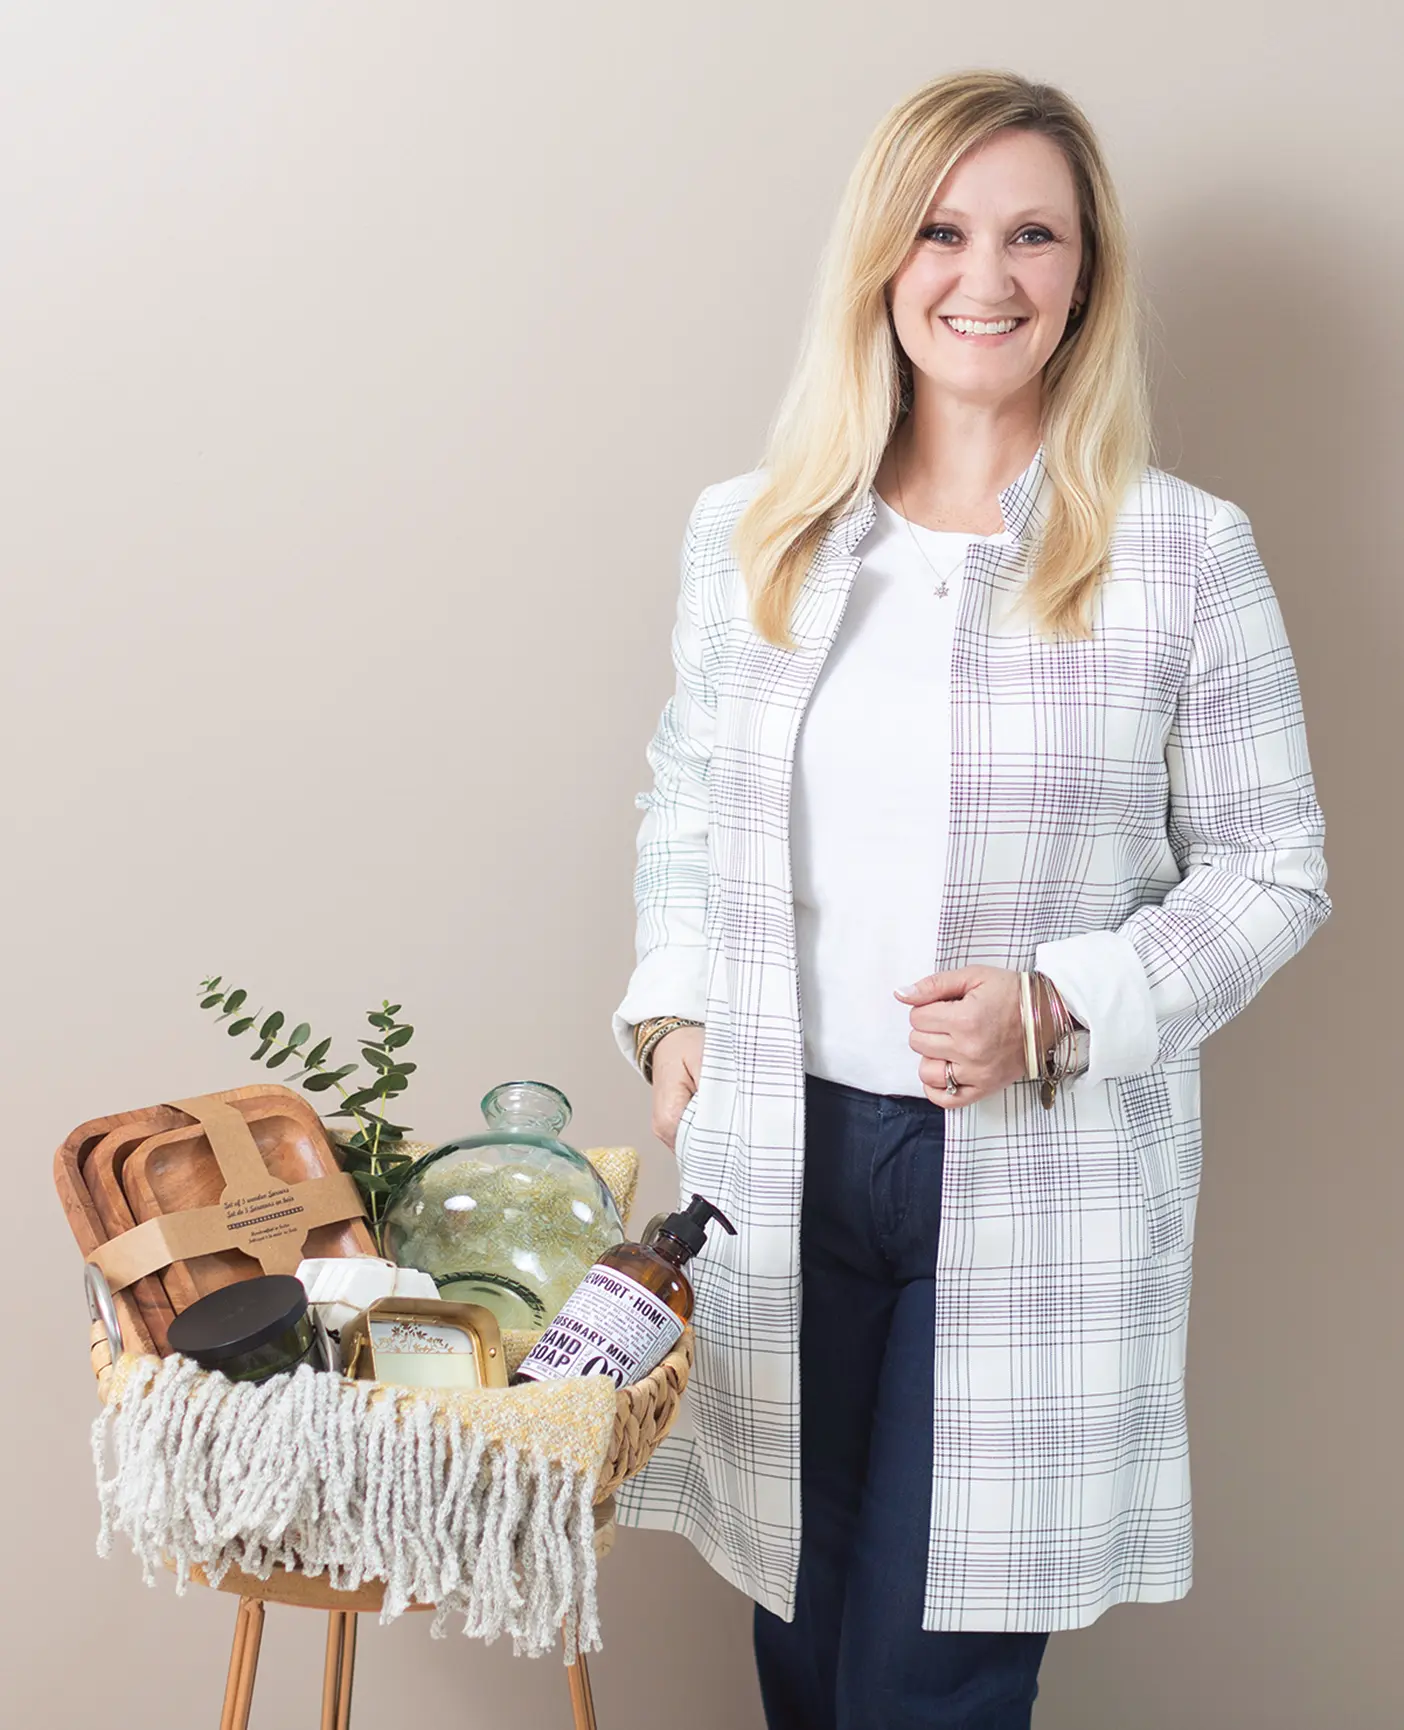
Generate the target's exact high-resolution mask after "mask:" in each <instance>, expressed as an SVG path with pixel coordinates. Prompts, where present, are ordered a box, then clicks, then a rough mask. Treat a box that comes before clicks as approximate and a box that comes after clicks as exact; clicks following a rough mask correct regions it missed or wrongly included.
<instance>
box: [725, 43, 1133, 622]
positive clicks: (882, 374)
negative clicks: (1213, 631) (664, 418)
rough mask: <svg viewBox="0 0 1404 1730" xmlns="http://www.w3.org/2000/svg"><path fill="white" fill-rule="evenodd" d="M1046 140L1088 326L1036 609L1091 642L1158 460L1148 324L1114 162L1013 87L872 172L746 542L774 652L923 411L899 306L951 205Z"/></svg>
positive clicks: (1009, 80)
mask: <svg viewBox="0 0 1404 1730" xmlns="http://www.w3.org/2000/svg"><path fill="white" fill-rule="evenodd" d="M1011 130H1013V131H1026V132H1036V133H1040V134H1042V135H1043V136H1044V137H1046V138H1050V139H1052V140H1053V142H1054V143H1056V144H1057V145H1058V146H1059V147H1060V148H1061V149H1062V151H1063V153H1064V155H1065V156H1066V157H1067V160H1068V164H1069V166H1070V168H1071V169H1072V174H1073V180H1074V183H1075V185H1076V188H1077V196H1078V205H1079V209H1080V214H1081V223H1082V245H1083V257H1082V275H1081V278H1080V281H1081V284H1082V287H1083V289H1084V291H1085V299H1084V311H1083V314H1082V316H1081V318H1080V319H1078V320H1077V321H1076V323H1074V324H1072V325H1070V327H1069V330H1068V332H1067V334H1066V335H1065V336H1064V337H1063V339H1062V341H1061V342H1060V343H1059V345H1058V347H1057V348H1056V349H1055V350H1054V352H1053V354H1052V355H1051V357H1050V358H1049V360H1048V362H1047V364H1046V366H1045V367H1044V370H1043V411H1042V412H1043V425H1042V436H1043V452H1044V459H1045V465H1046V470H1047V474H1048V478H1049V481H1050V482H1051V493H1050V506H1049V510H1048V512H1047V516H1046V520H1045V522H1044V524H1043V528H1042V531H1041V533H1040V535H1039V537H1038V542H1037V545H1036V547H1035V548H1034V549H1033V564H1032V570H1031V574H1030V578H1029V581H1028V582H1027V583H1026V584H1025V585H1023V589H1022V592H1021V596H1020V602H1021V604H1022V605H1023V606H1024V607H1025V608H1027V610H1028V611H1029V612H1030V613H1031V614H1032V615H1033V623H1034V627H1035V629H1037V630H1039V631H1041V632H1042V633H1043V634H1044V635H1046V636H1052V637H1090V636H1091V635H1092V625H1091V601H1092V596H1093V593H1094V591H1095V589H1096V586H1097V583H1098V581H1099V580H1100V577H1101V575H1102V572H1103V570H1104V569H1105V565H1106V557H1107V551H1108V547H1109V546H1110V542H1111V537H1112V532H1113V528H1114V525H1115V521H1116V516H1117V512H1118V510H1119V508H1120V505H1121V503H1122V500H1123V498H1124V497H1125V494H1126V492H1127V490H1128V488H1129V487H1130V486H1131V485H1132V484H1133V483H1134V482H1135V481H1136V480H1137V478H1138V477H1139V475H1140V474H1141V472H1142V470H1143V469H1144V467H1145V464H1146V462H1147V461H1148V458H1149V453H1150V432H1149V411H1148V408H1147V400H1146V383H1145V366H1144V361H1143V358H1142V349H1141V310H1140V304H1139V296H1138V293H1137V290H1136V286H1135V282H1134V278H1133V274H1132V270H1131V266H1130V259H1129V248H1128V242H1127V237H1126V228H1125V224H1124V221H1123V219H1122V215H1121V208H1120V205H1119V203H1118V201H1117V197H1116V193H1115V190H1114V188H1113V186H1112V183H1111V178H1110V176H1109V174H1108V172H1107V168H1106V164H1105V162H1104V160H1103V157H1102V153H1101V149H1100V147H1099V146H1098V143H1097V140H1096V137H1095V135H1094V133H1093V131H1092V128H1091V126H1090V124H1089V123H1088V121H1087V119H1086V117H1085V115H1084V114H1083V113H1082V111H1081V110H1080V109H1079V108H1078V107H1077V106H1076V104H1075V103H1073V102H1072V101H1071V100H1070V99H1069V98H1068V97H1066V96H1065V95H1063V93H1062V92H1061V91H1059V90H1056V89H1054V88H1052V87H1051V86H1050V85H1046V84H1032V83H1030V82H1029V81H1028V80H1027V79H1024V78H1020V77H1018V76H1016V75H1015V74H1014V73H1011V72H958V73H953V74H951V75H949V76H947V77H943V78H937V79H934V80H932V81H931V82H930V83H928V84H925V85H923V86H922V87H921V88H920V89H919V90H917V91H916V92H915V93H914V94H913V95H911V96H909V97H908V98H907V99H906V100H905V101H903V102H900V103H899V104H898V105H897V106H896V107H895V108H893V109H892V111H891V112H890V113H889V114H888V115H887V116H886V117H885V118H884V119H883V120H882V121H881V123H880V124H879V125H878V127H877V128H876V130H875V131H874V132H873V134H872V136H871V137H870V138H869V140H868V142H867V144H866V145H865V147H864V149H863V152H862V154H861V156H860V157H859V159H858V162H857V165H856V166H855V168H854V170H853V172H852V174H851V176H850V177H849V182H848V185H847V188H846V189H845V192H844V195H843V199H842V201H841V203H840V206H839V210H838V213H837V216H836V218H835V221H834V225H833V228H832V230H831V233H830V236H829V239H828V242H827V244H826V247H825V249H824V253H823V255H822V257H821V260H820V265H819V272H818V276H817V280H816V282H815V286H814V291H813V295H812V298H811V302H810V310H809V314H808V317H807V319H806V323H805V329H804V333H803V337H802V340H801V344H800V353H799V359H798V361H797V363H796V366H795V370H794V372H793V374H792V376H791V379H790V383H789V386H788V388H787V390H786V393H785V395H784V397H783V399H782V401H781V404H780V407H779V409H778V411H777V414H776V417H775V420H774V422H773V424H772V427H771V430H770V433H769V437H768V441H767V446H766V452H765V456H764V458H763V463H762V466H763V467H764V469H765V470H766V479H765V482H764V484H763V485H762V486H761V487H760V488H759V489H758V490H757V492H756V494H755V495H754V497H753V498H752V499H751V500H750V501H749V503H748V504H747V506H746V509H745V510H744V511H743V513H742V515H741V517H740V519H739V521H738V522H737V525H736V528H735V531H734V533H733V536H732V542H731V546H732V551H733V553H734V554H735V556H736V559H737V562H738V564H739V565H740V567H741V570H742V571H743V572H744V574H745V579H746V584H747V588H748V591H749V594H750V606H751V618H752V622H753V623H754V625H755V628H756V630H757V631H758V632H759V633H760V635H761V636H763V637H765V638H766V639H767V640H768V641H769V642H772V643H774V644H775V645H776V646H777V647H780V648H785V649H792V648H794V647H795V642H794V638H793V636H792V635H791V633H790V618H791V613H792V609H793V607H794V603H795V600H796V597H797V596H798V594H799V591H800V588H801V586H802V584H803V582H804V578H805V574H806V572H807V570H808V568H809V564H810V560H811V558H812V557H813V554H814V552H815V550H816V549H817V547H818V545H819V543H820V541H821V540H822V539H823V536H824V534H825V532H826V531H827V529H828V527H829V526H830V524H831V523H832V522H833V520H834V519H835V518H836V517H837V516H839V515H840V514H841V513H842V512H843V511H844V510H845V509H847V508H848V507H849V506H850V505H851V504H853V503H854V502H856V500H857V499H858V498H859V497H861V496H862V495H863V494H864V493H865V492H866V491H867V489H868V487H869V486H870V485H871V484H872V481H873V478H874V476H875V475H876V473H877V470H878V467H879V465H880V463H881V461H882V457H883V455H884V453H885V451H886V449H887V446H888V443H889V441H890V439H891V437H892V434H893V432H894V431H895V430H896V428H897V426H898V425H899V424H900V422H901V419H902V416H903V414H904V413H905V412H906V410H907V407H908V391H909V387H910V365H911V363H910V362H909V361H908V360H907V358H906V356H905V355H904V354H903V352H902V350H901V348H900V346H899V344H898V342H897V337H896V333H895V331H894V330H893V327H892V321H891V314H890V312H889V310H888V306H887V300H886V294H885V290H886V287H887V284H888V282H889V281H890V279H891V278H892V277H893V276H894V275H895V274H896V272H897V270H898V269H899V267H900V266H901V265H902V263H903V262H904V260H905V259H906V257H907V255H908V253H909V252H910V250H911V248H912V245H913V243H914V240H915V237H916V232H917V229H918V227H919V225H920V223H921V220H922V217H923V216H924V215H925V212H926V210H927V207H928V205H929V204H930V201H931V198H932V195H933V192H934V190H935V188H936V187H938V186H939V185H940V184H941V182H942V181H943V180H944V179H945V177H946V176H947V175H948V174H949V173H950V171H951V169H952V168H953V167H954V166H955V164H956V163H957V162H958V161H959V160H960V159H961V157H962V156H964V155H965V154H966V152H967V151H969V150H972V149H974V148H975V147H976V146H977V145H980V144H982V143H984V142H985V141H986V140H987V139H989V138H991V137H993V136H994V135H995V134H996V133H999V132H1005V131H1011Z"/></svg>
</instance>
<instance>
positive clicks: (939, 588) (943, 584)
mask: <svg viewBox="0 0 1404 1730" xmlns="http://www.w3.org/2000/svg"><path fill="white" fill-rule="evenodd" d="M892 472H893V473H894V474H895V475H896V476H897V497H898V498H899V499H900V500H901V503H902V521H903V522H904V523H905V524H906V525H907V533H908V534H909V535H910V536H911V538H912V545H913V546H914V547H915V548H916V550H917V551H918V553H920V554H921V558H922V562H923V563H924V564H925V566H926V568H927V570H928V571H930V572H931V574H932V576H933V577H935V578H936V587H935V588H934V589H933V590H932V591H931V592H932V594H933V595H935V596H936V598H937V600H938V601H944V600H945V598H946V596H947V595H948V594H950V592H951V588H950V584H949V583H948V582H947V581H946V579H945V578H944V577H943V576H942V575H941V573H940V571H938V570H937V569H936V567H935V565H933V564H932V562H931V560H930V559H928V558H927V556H926V548H925V547H924V546H922V544H921V542H920V541H919V540H918V539H917V533H916V530H915V529H914V528H913V527H912V519H911V518H910V517H909V516H908V515H907V495H906V494H905V493H904V492H903V491H902V461H901V458H900V457H899V456H898V455H897V452H896V451H895V450H894V451H893V453H892Z"/></svg>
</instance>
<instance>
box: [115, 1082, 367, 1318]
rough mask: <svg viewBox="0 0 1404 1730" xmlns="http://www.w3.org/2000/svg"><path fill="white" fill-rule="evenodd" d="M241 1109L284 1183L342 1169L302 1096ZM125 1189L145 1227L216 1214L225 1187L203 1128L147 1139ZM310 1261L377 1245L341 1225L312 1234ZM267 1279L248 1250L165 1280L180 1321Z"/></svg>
mask: <svg viewBox="0 0 1404 1730" xmlns="http://www.w3.org/2000/svg"><path fill="white" fill-rule="evenodd" d="M237 1104H238V1109H239V1111H240V1113H241V1114H242V1116H243V1117H244V1118H245V1119H246V1120H247V1122H248V1125H249V1129H250V1131H251V1132H252V1134H253V1138H254V1140H255V1142H256V1143H257V1144H258V1148H259V1152H260V1153H261V1154H262V1155H263V1161H264V1164H265V1165H266V1166H267V1167H268V1170H269V1172H270V1174H271V1175H272V1176H274V1177H277V1178H281V1179H282V1180H283V1182H284V1183H303V1182H305V1181H306V1180H308V1179H309V1178H314V1177H326V1176H329V1175H330V1174H331V1173H333V1172H336V1171H339V1170H340V1169H341V1168H340V1166H339V1165H338V1163H337V1159H336V1155H335V1154H334V1153H333V1151H332V1147H331V1143H330V1142H329V1141H328V1139H327V1136H326V1132H325V1131H324V1129H323V1128H322V1122H321V1119H320V1118H319V1117H318V1116H317V1114H316V1112H315V1111H313V1109H312V1108H311V1106H310V1105H307V1104H306V1103H305V1102H304V1101H302V1100H300V1099H298V1098H297V1096H296V1095H295V1094H294V1095H291V1096H290V1097H288V1098H275V1099H268V1100H264V1101H259V1100H254V1099H245V1100H242V1101H239V1102H237ZM121 1184H122V1189H123V1192H124V1193H125V1195H126V1199H127V1202H128V1205H129V1206H130V1208H131V1212H132V1214H133V1215H134V1217H135V1218H136V1220H137V1222H138V1223H140V1222H141V1221H143V1220H148V1219H155V1218H158V1217H159V1216H161V1215H163V1214H170V1213H182V1212H184V1211H185V1210H186V1209H188V1208H195V1207H212V1206H215V1205H217V1204H218V1202H219V1199H220V1197H221V1195H222V1194H223V1193H224V1187H225V1185H224V1175H223V1173H222V1172H221V1171H220V1168H219V1162H218V1161H217V1160H216V1158H215V1155H214V1150H213V1149H212V1148H211V1146H210V1144H209V1142H208V1140H207V1139H206V1137H205V1132H204V1130H203V1129H202V1128H201V1126H200V1125H199V1124H198V1123H187V1124H185V1125H183V1126H182V1127H181V1128H179V1129H169V1130H166V1131H164V1132H163V1133H161V1134H158V1135H153V1136H149V1137H147V1139H145V1140H144V1141H143V1142H142V1143H141V1145H140V1146H139V1147H137V1148H135V1149H134V1150H132V1151H131V1152H130V1153H129V1154H128V1155H127V1158H126V1162H125V1164H124V1165H123V1167H122V1173H121ZM302 1253H303V1255H304V1256H342V1255H374V1254H375V1253H376V1251H375V1240H374V1239H373V1238H372V1237H371V1234H370V1230H369V1228H368V1227H367V1226H366V1224H365V1222H364V1221H363V1220H341V1221H338V1222H335V1223H333V1224H331V1225H323V1226H316V1227H314V1228H313V1229H312V1230H311V1231H310V1232H308V1234H307V1241H306V1243H305V1244H304V1245H303V1250H302ZM262 1271H263V1270H262V1268H261V1267H260V1266H259V1264H258V1263H257V1262H256V1261H255V1260H254V1259H253V1257H252V1256H248V1255H245V1254H244V1253H243V1251H242V1250H237V1249H224V1250H217V1251H214V1252H213V1253H212V1254H210V1255H200V1256H192V1257H191V1258H190V1259H189V1260H187V1261H176V1262H172V1263H171V1265H170V1266H169V1267H167V1268H165V1269H163V1270H162V1273H161V1276H160V1277H161V1283H162V1285H163V1286H164V1288H165V1292H166V1296H167V1298H168V1299H169V1301H170V1305H171V1308H172V1309H173V1310H174V1311H175V1312H176V1313H177V1314H179V1313H180V1311H181V1310H183V1309H187V1308H189V1306H190V1305H191V1304H193V1303H194V1302H195V1301H196V1299H197V1298H201V1297H204V1296H205V1295H206V1293H208V1292H212V1291H217V1290H218V1289H219V1288H220V1287H221V1286H226V1285H231V1284H233V1282H234V1281H235V1280H244V1279H255V1278H257V1277H258V1275H259V1274H261V1273H262Z"/></svg>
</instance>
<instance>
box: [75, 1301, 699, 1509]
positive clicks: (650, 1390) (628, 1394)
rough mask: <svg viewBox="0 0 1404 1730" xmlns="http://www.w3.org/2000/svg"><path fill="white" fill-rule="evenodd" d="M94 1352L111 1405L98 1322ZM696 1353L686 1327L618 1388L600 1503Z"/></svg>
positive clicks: (680, 1387)
mask: <svg viewBox="0 0 1404 1730" xmlns="http://www.w3.org/2000/svg"><path fill="white" fill-rule="evenodd" d="M537 1337H538V1336H537V1335H536V1334H535V1333H531V1332H526V1331H522V1332H515V1331H514V1332H509V1333H508V1334H506V1335H504V1345H505V1346H506V1348H507V1358H508V1363H509V1365H511V1366H512V1367H513V1368H515V1366H516V1364H517V1363H519V1362H520V1361H521V1359H522V1358H523V1357H525V1355H526V1353H527V1351H529V1350H530V1348H531V1346H532V1344H533V1343H534V1342H535V1340H536V1339H537ZM89 1350H90V1355H91V1359H92V1366H93V1374H94V1375H95V1376H96V1378H97V1385H98V1395H99V1398H100V1399H101V1400H102V1401H103V1403H104V1404H106V1403H107V1395H108V1391H109V1389H110V1387H111V1386H112V1380H113V1370H114V1367H115V1366H114V1361H113V1356H112V1347H111V1345H110V1344H109V1343H108V1338H107V1332H106V1330H105V1329H104V1328H103V1325H102V1323H101V1322H94V1323H93V1327H92V1337H91V1342H90V1348H89ZM692 1350H693V1336H692V1329H691V1328H690V1327H686V1328H684V1329H683V1333H682V1338H681V1339H679V1341H678V1343H677V1344H676V1345H675V1346H674V1347H673V1349H672V1351H670V1352H669V1353H668V1355H667V1357H666V1358H664V1359H663V1361H662V1363H660V1364H659V1365H658V1367H657V1368H656V1369H654V1370H652V1371H650V1373H649V1374H648V1375H646V1376H644V1377H643V1379H642V1380H641V1381H637V1382H631V1383H630V1384H629V1385H628V1386H626V1387H622V1388H619V1389H617V1390H616V1393H615V1405H614V1434H613V1437H612V1439H611V1441H610V1445H609V1449H608V1452H607V1453H606V1455H605V1461H604V1465H603V1466H602V1467H601V1469H600V1478H599V1483H598V1484H597V1486H596V1488H595V1497H594V1499H595V1502H596V1503H597V1504H598V1503H600V1502H603V1501H606V1500H608V1498H609V1497H610V1496H612V1495H613V1494H614V1492H615V1491H616V1490H617V1489H618V1488H619V1486H620V1485H621V1484H622V1483H623V1482H624V1480H625V1479H626V1478H631V1477H632V1476H633V1475H634V1473H635V1472H638V1471H641V1470H642V1469H643V1467H644V1466H645V1465H647V1463H648V1460H649V1457H650V1455H651V1454H652V1453H653V1450H654V1449H655V1448H656V1447H657V1446H658V1444H659V1442H661V1441H662V1440H663V1438H664V1436H666V1435H667V1433H668V1431H669V1430H670V1429H672V1427H673V1423H674V1420H675V1419H676V1418H677V1415H678V1406H679V1403H680V1402H681V1400H682V1396H683V1393H684V1390H685V1389H686V1387H687V1381H688V1376H689V1375H690V1374H691V1372H692Z"/></svg>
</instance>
